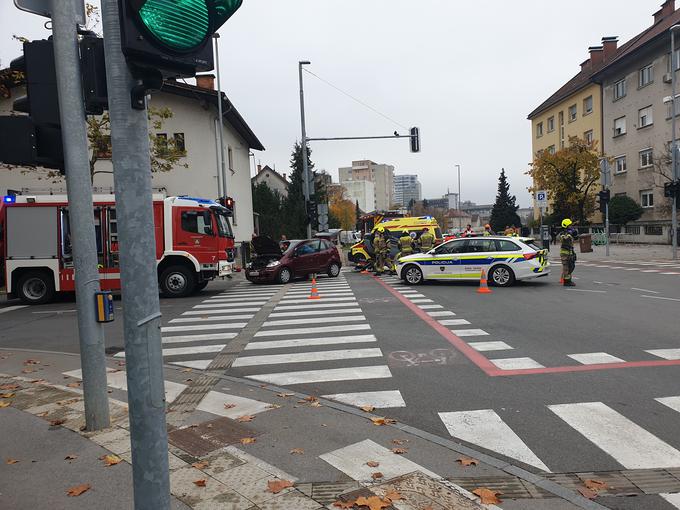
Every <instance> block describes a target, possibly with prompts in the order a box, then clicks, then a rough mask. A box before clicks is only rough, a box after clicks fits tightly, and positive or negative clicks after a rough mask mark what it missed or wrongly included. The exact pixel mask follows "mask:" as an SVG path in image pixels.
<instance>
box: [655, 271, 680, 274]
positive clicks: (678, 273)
mask: <svg viewBox="0 0 680 510" xmlns="http://www.w3.org/2000/svg"><path fill="white" fill-rule="evenodd" d="M659 274H680V273H674V272H672V271H671V272H668V273H659Z"/></svg>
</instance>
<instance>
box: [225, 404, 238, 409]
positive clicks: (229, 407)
mask: <svg viewBox="0 0 680 510" xmlns="http://www.w3.org/2000/svg"><path fill="white" fill-rule="evenodd" d="M234 407H236V404H224V408H225V409H233V408H234Z"/></svg>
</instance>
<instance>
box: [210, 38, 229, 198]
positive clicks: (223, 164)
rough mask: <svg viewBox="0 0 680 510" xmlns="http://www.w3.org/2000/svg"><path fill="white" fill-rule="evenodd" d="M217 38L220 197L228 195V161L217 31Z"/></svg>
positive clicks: (216, 69) (216, 68) (216, 67)
mask: <svg viewBox="0 0 680 510" xmlns="http://www.w3.org/2000/svg"><path fill="white" fill-rule="evenodd" d="M213 39H215V71H216V72H217V115H218V116H219V130H218V131H217V134H218V135H217V136H218V138H219V143H220V169H221V171H222V195H221V196H220V198H223V197H226V196H227V195H228V193H227V162H226V161H225V160H224V138H223V134H222V133H223V132H224V116H223V115H224V113H223V112H222V81H221V78H220V34H218V33H217V32H215V33H214V34H213Z"/></svg>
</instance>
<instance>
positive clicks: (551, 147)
mask: <svg viewBox="0 0 680 510" xmlns="http://www.w3.org/2000/svg"><path fill="white" fill-rule="evenodd" d="M548 154H555V146H554V145H551V146H550V147H548Z"/></svg>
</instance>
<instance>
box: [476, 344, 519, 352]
mask: <svg viewBox="0 0 680 510" xmlns="http://www.w3.org/2000/svg"><path fill="white" fill-rule="evenodd" d="M468 345H469V346H470V347H472V348H473V349H474V350H476V351H479V352H485V351H506V350H511V349H512V347H510V346H509V345H508V344H506V343H505V342H469V343H468Z"/></svg>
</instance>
